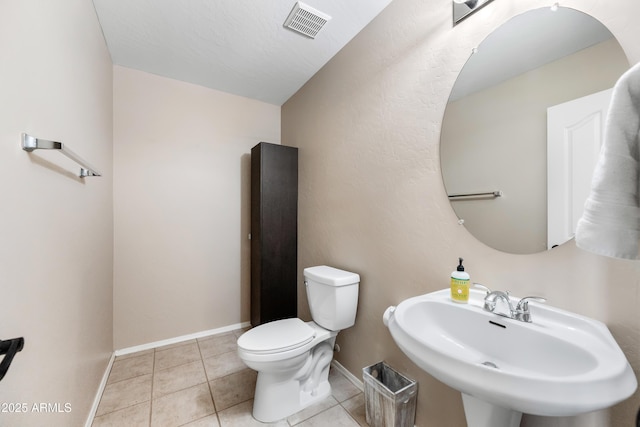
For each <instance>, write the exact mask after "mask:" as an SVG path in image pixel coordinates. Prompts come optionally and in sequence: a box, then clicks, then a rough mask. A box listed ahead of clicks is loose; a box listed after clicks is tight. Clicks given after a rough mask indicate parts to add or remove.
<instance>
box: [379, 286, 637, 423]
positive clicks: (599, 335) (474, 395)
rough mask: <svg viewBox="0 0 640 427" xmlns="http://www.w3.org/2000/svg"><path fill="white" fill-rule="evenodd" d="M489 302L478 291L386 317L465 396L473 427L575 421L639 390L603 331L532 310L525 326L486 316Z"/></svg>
mask: <svg viewBox="0 0 640 427" xmlns="http://www.w3.org/2000/svg"><path fill="white" fill-rule="evenodd" d="M484 296H485V293H484V292H481V291H478V290H475V289H473V290H471V292H470V300H469V303H468V304H458V303H455V302H452V301H451V299H450V294H449V289H444V290H441V291H437V292H433V293H429V294H425V295H421V296H417V297H413V298H409V299H407V300H404V301H402V302H401V303H400V304H399V305H398V306H397V307H389V308H388V309H387V310H386V311H385V314H384V322H385V324H386V325H387V327H388V328H389V331H390V332H391V335H392V336H393V339H394V340H395V342H396V344H397V345H398V347H400V349H401V350H402V351H403V352H404V353H405V354H406V355H407V356H408V357H409V358H410V359H411V360H412V361H413V362H414V363H415V364H416V365H418V366H419V367H420V368H422V369H423V370H425V371H426V372H427V373H429V374H431V375H432V376H434V377H435V378H437V379H438V380H440V381H442V382H443V383H445V384H447V385H448V386H450V387H452V388H454V389H456V390H459V391H460V392H461V393H462V396H463V405H464V409H465V414H466V417H467V425H468V426H469V427H518V426H519V425H520V418H521V417H522V413H528V414H534V415H547V416H570V415H577V414H580V413H584V412H590V411H595V410H598V409H603V408H607V407H609V406H612V405H614V404H616V403H618V402H620V401H622V400H624V399H626V398H628V397H629V396H631V394H633V392H634V391H635V390H636V387H637V381H636V378H635V375H634V373H633V370H632V369H631V366H629V363H628V362H627V359H626V358H625V356H624V354H623V353H622V350H620V347H619V346H618V344H617V343H616V341H615V340H614V338H613V336H612V335H611V333H610V332H609V330H608V329H607V327H606V326H605V325H604V324H603V323H601V322H599V321H597V320H594V319H590V318H587V317H584V316H580V315H578V314H574V313H570V312H568V311H564V310H560V309H558V308H554V307H551V306H549V305H541V304H535V303H531V305H532V307H531V309H530V311H531V317H532V322H531V323H526V322H522V321H518V320H514V319H510V318H506V317H502V316H499V315H497V314H494V313H490V312H488V311H486V310H484V308H483V300H484ZM516 301H517V300H516ZM534 304H535V305H534Z"/></svg>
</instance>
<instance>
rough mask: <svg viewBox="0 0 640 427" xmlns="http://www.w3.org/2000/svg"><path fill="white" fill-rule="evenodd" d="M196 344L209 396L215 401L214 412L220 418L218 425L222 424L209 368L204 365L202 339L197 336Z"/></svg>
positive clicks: (212, 401) (217, 418)
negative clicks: (208, 371)
mask: <svg viewBox="0 0 640 427" xmlns="http://www.w3.org/2000/svg"><path fill="white" fill-rule="evenodd" d="M196 345H197V346H198V354H199V355H200V364H201V365H202V370H203V371H204V379H205V383H206V384H207V389H208V390H209V396H211V403H213V413H214V414H215V415H216V420H218V425H221V424H220V416H219V415H218V407H217V406H216V400H215V399H214V398H213V391H212V390H211V383H210V382H209V376H208V375H207V368H206V366H204V356H203V355H202V349H201V348H200V340H198V339H197V338H196Z"/></svg>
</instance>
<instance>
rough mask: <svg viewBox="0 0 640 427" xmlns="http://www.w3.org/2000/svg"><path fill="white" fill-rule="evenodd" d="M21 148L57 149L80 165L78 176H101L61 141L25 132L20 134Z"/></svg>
mask: <svg viewBox="0 0 640 427" xmlns="http://www.w3.org/2000/svg"><path fill="white" fill-rule="evenodd" d="M22 149H23V150H24V151H28V152H32V151H33V150H40V149H44V150H59V151H60V152H61V153H62V154H64V155H65V156H67V157H68V158H70V159H71V160H73V161H74V162H76V163H78V164H79V165H80V174H79V175H78V176H79V177H80V178H85V177H87V176H102V174H101V173H100V172H98V171H97V169H96V168H94V167H93V166H91V165H90V164H89V163H87V162H86V161H85V160H83V159H82V158H80V156H78V155H77V154H76V153H74V152H73V151H71V150H70V149H69V148H67V147H66V146H65V145H64V144H63V143H62V142H57V141H49V140H46V139H40V138H36V137H34V136H31V135H28V134H26V133H23V134H22Z"/></svg>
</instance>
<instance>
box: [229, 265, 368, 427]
mask: <svg viewBox="0 0 640 427" xmlns="http://www.w3.org/2000/svg"><path fill="white" fill-rule="evenodd" d="M304 283H305V287H306V289H307V299H308V301H309V308H310V309H311V317H312V318H313V321H312V322H306V323H305V322H303V321H302V320H300V319H298V318H294V319H283V320H276V321H274V322H269V323H265V324H263V325H260V326H257V327H255V328H253V329H251V330H249V331H247V332H245V333H244V334H242V336H241V337H240V338H239V339H238V355H239V356H240V359H242V361H243V362H244V363H245V364H246V365H247V366H248V367H250V368H251V369H254V370H256V371H258V380H257V382H256V391H255V396H254V401H253V417H254V418H255V419H257V420H258V421H262V422H273V421H277V420H280V419H282V418H286V417H288V416H289V415H292V414H294V413H296V412H298V411H300V410H301V409H303V408H306V407H307V406H309V405H312V404H314V403H316V402H318V401H320V400H322V399H324V398H325V397H327V396H329V395H330V394H331V386H330V385H329V364H330V363H331V360H332V359H333V347H334V345H335V341H336V335H338V332H339V331H341V330H342V329H346V328H349V327H351V326H353V324H354V323H355V319H356V309H357V306H358V287H359V284H360V276H359V275H358V274H356V273H350V272H348V271H343V270H338V269H337V268H332V267H327V266H324V265H322V266H318V267H309V268H305V269H304Z"/></svg>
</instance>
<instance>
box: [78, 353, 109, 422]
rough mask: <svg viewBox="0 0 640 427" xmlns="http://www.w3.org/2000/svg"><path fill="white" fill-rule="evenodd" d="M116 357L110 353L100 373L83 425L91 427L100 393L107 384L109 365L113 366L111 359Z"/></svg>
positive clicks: (100, 397)
mask: <svg viewBox="0 0 640 427" xmlns="http://www.w3.org/2000/svg"><path fill="white" fill-rule="evenodd" d="M115 359H116V354H115V353H111V358H110V359H109V363H108V364H107V369H105V370H104V374H103V375H102V381H100V386H98V392H97V393H96V397H95V398H94V399H93V405H91V410H90V411H89V416H88V417H87V422H86V424H85V427H91V425H92V424H93V419H94V418H95V416H96V411H97V410H98V405H100V399H102V394H103V393H104V388H105V387H106V386H107V380H108V379H109V374H110V373H111V367H112V366H113V361H114V360H115Z"/></svg>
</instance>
